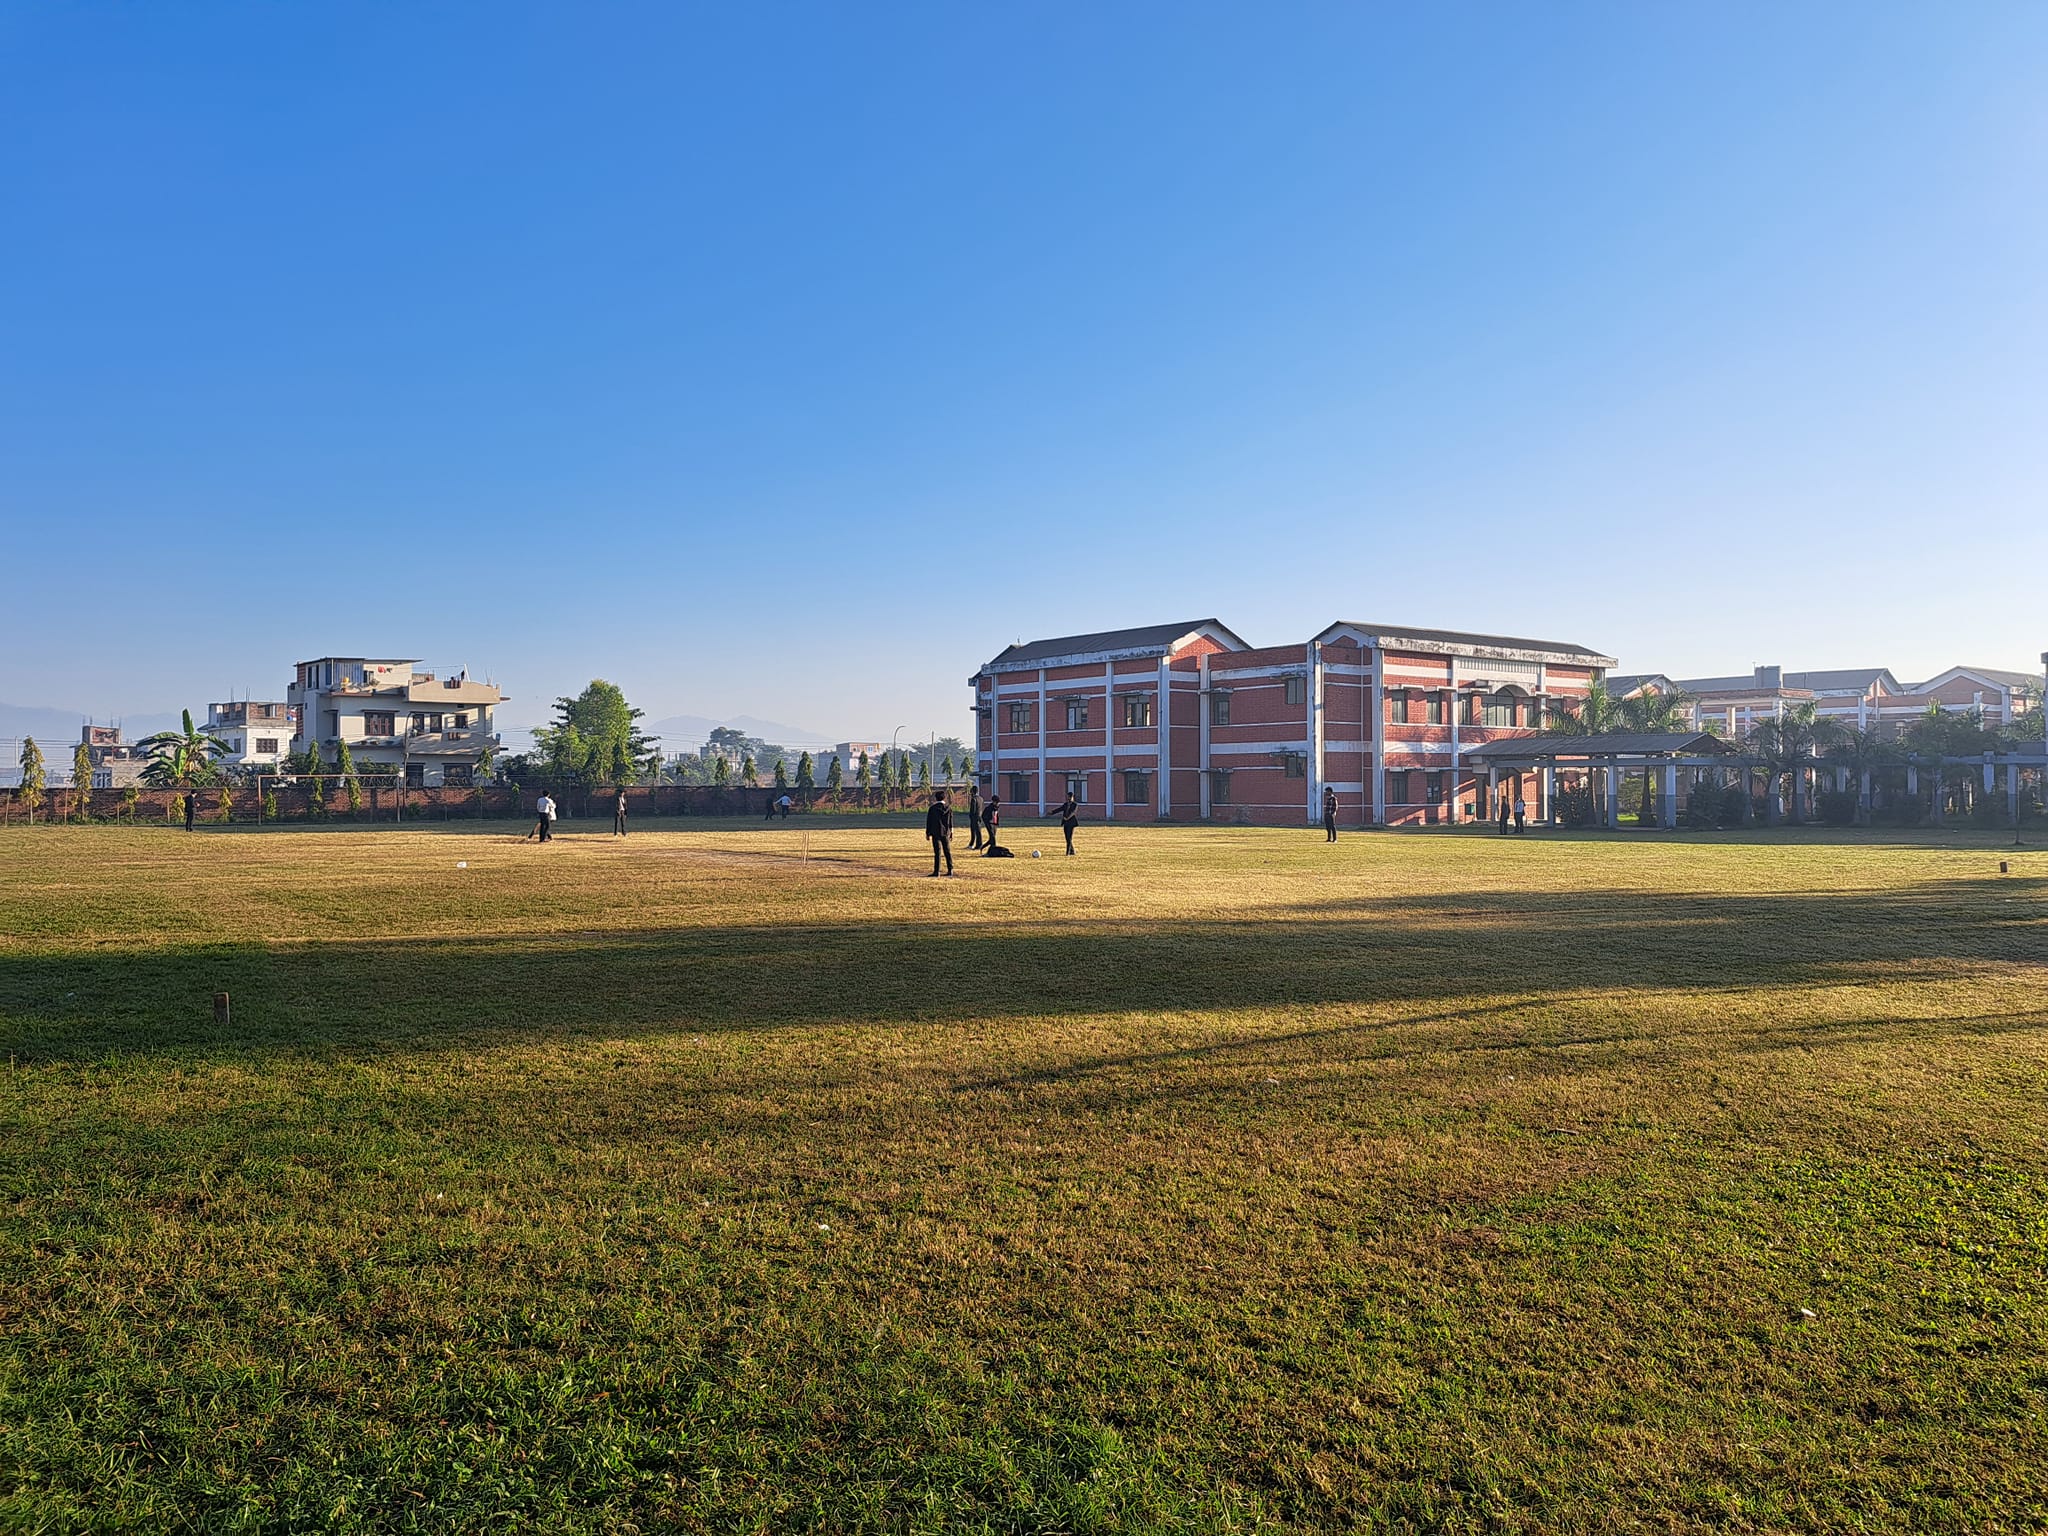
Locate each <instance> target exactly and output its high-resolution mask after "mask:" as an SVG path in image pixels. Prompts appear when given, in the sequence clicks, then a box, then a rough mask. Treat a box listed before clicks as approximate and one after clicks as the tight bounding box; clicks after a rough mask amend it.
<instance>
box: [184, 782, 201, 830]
mask: <svg viewBox="0 0 2048 1536" xmlns="http://www.w3.org/2000/svg"><path fill="white" fill-rule="evenodd" d="M198 803H199V796H198V795H197V794H196V793H195V792H193V791H192V790H189V789H188V790H186V791H185V830H186V831H187V832H190V831H191V830H192V810H193V807H194V806H196V805H197V804H198Z"/></svg>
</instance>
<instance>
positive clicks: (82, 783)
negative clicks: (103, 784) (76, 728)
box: [71, 741, 92, 821]
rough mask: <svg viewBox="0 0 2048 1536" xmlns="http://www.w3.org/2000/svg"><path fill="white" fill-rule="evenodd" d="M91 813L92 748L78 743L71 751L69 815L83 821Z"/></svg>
mask: <svg viewBox="0 0 2048 1536" xmlns="http://www.w3.org/2000/svg"><path fill="white" fill-rule="evenodd" d="M91 811H92V748H91V747H88V746H87V745H86V744H85V743H84V742H82V741H81V742H80V743H79V744H78V745H77V746H75V747H73V748H72V749H71V814H72V815H73V816H75V817H77V818H78V819H79V820H80V821H84V820H85V819H86V817H87V816H88V815H89V814H90V813H91Z"/></svg>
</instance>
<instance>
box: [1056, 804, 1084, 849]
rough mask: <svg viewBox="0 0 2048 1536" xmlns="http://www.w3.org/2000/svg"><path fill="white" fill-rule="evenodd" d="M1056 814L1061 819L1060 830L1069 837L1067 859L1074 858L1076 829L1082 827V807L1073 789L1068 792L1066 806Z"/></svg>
mask: <svg viewBox="0 0 2048 1536" xmlns="http://www.w3.org/2000/svg"><path fill="white" fill-rule="evenodd" d="M1056 814H1057V815H1058V816H1059V819H1060V830H1061V831H1062V832H1064V833H1066V835H1067V857H1068V858H1070V859H1071V858H1072V857H1073V856H1074V828H1076V827H1078V826H1079V825H1081V807H1080V804H1079V803H1078V802H1077V801H1076V800H1075V799H1074V792H1073V791H1072V790H1071V789H1070V790H1068V791H1067V801H1066V804H1064V805H1062V806H1061V807H1060V808H1059V810H1058V812H1056Z"/></svg>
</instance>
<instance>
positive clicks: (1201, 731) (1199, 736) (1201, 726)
mask: <svg viewBox="0 0 2048 1536" xmlns="http://www.w3.org/2000/svg"><path fill="white" fill-rule="evenodd" d="M1195 739H1196V742H1197V746H1196V749H1195V780H1196V783H1197V785H1198V786H1199V788H1200V790H1201V797H1202V798H1201V804H1202V820H1204V821H1207V820H1208V819H1209V814H1210V812H1211V811H1212V810H1213V809H1214V805H1213V803H1212V802H1211V800H1210V798H1209V654H1208V652H1206V651H1204V652H1203V653H1202V655H1201V657H1200V658H1199V659H1198V660H1197V661H1196V663H1195Z"/></svg>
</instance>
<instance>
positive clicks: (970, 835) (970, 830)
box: [967, 784, 981, 848]
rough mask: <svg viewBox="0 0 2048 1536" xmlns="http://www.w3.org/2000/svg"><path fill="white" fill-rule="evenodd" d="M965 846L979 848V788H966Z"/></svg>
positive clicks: (972, 785)
mask: <svg viewBox="0 0 2048 1536" xmlns="http://www.w3.org/2000/svg"><path fill="white" fill-rule="evenodd" d="M967 846H968V847H969V848H979V847H980V846H981V786H980V785H979V784H970V785H968V786H967Z"/></svg>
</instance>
